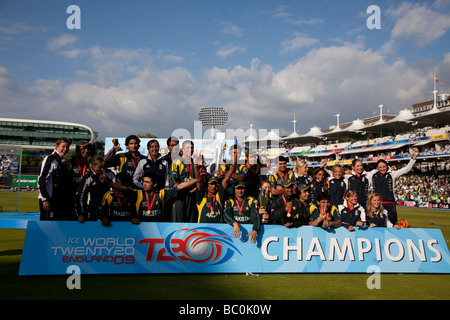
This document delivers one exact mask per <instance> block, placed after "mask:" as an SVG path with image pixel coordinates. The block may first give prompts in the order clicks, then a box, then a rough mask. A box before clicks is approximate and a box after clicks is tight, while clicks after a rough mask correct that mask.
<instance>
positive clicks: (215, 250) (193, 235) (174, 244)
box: [138, 227, 242, 264]
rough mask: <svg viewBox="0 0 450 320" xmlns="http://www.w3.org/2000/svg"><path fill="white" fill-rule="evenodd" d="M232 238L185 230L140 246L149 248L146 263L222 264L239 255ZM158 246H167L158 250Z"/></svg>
mask: <svg viewBox="0 0 450 320" xmlns="http://www.w3.org/2000/svg"><path fill="white" fill-rule="evenodd" d="M231 238H232V237H231V236H228V235H226V234H225V233H224V232H223V231H221V230H219V229H216V228H212V227H200V228H192V229H189V228H183V229H180V230H175V231H173V232H171V233H170V234H169V235H168V236H167V237H166V238H145V239H141V240H139V242H138V243H139V244H147V245H148V250H147V255H146V259H145V261H156V262H161V261H180V262H185V261H191V262H195V263H210V264H221V263H223V262H226V261H227V260H229V259H230V258H231V257H232V256H233V254H234V253H235V252H237V253H239V254H240V255H242V253H241V252H240V251H239V249H238V248H236V246H234V245H233V240H232V239H231ZM157 245H163V246H162V247H161V248H159V249H157V248H156V247H157Z"/></svg>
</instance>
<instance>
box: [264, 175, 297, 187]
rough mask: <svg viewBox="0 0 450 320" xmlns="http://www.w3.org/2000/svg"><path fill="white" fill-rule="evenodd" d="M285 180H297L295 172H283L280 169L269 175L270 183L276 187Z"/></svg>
mask: <svg viewBox="0 0 450 320" xmlns="http://www.w3.org/2000/svg"><path fill="white" fill-rule="evenodd" d="M284 180H291V181H295V177H294V175H293V174H288V173H287V172H285V173H284V174H283V173H281V172H280V171H277V173H275V174H273V175H271V176H269V182H270V185H271V187H272V188H275V189H276V188H277V186H281V185H282V182H283V181H284Z"/></svg>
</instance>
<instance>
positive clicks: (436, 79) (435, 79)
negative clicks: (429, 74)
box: [434, 75, 442, 84]
mask: <svg viewBox="0 0 450 320" xmlns="http://www.w3.org/2000/svg"><path fill="white" fill-rule="evenodd" d="M434 81H436V82H437V83H439V84H442V82H440V81H439V80H438V78H437V77H436V75H435V76H434Z"/></svg>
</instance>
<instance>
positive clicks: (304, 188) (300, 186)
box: [297, 183, 311, 191]
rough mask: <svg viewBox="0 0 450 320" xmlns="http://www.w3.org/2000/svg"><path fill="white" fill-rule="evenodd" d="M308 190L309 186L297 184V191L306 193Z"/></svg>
mask: <svg viewBox="0 0 450 320" xmlns="http://www.w3.org/2000/svg"><path fill="white" fill-rule="evenodd" d="M309 188H311V186H308V185H306V184H303V183H302V184H299V185H298V186H297V189H298V190H303V191H306V190H308V189H309Z"/></svg>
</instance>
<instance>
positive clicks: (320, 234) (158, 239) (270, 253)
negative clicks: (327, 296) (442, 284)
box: [19, 221, 450, 276]
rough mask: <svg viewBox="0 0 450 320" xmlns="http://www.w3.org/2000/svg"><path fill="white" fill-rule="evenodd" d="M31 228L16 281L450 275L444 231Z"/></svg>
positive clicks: (121, 225)
mask: <svg viewBox="0 0 450 320" xmlns="http://www.w3.org/2000/svg"><path fill="white" fill-rule="evenodd" d="M241 232H242V234H241V237H240V238H239V239H237V238H234V237H233V228H232V227H231V226H230V225H227V224H202V223H152V222H147V223H141V224H140V225H133V224H131V223H129V222H113V223H112V224H111V225H110V226H108V227H105V226H102V225H101V223H100V222H92V221H91V222H85V223H84V224H80V223H78V222H76V221H74V222H69V221H66V222H51V221H29V222H28V228H27V232H26V236H25V243H24V248H23V253H22V260H21V264H20V270H19V275H22V276H25V275H57V274H66V273H67V269H68V267H69V266H73V265H76V266H78V267H79V268H80V270H81V273H82V274H124V273H127V274H132V273H245V272H252V273H367V272H368V270H369V269H373V268H374V267H375V268H377V270H379V272H380V273H450V254H449V251H448V248H447V245H446V242H445V240H444V238H443V235H442V232H441V230H439V229H416V228H404V229H400V230H397V229H394V228H356V230H355V231H353V232H350V231H348V230H347V229H345V228H343V227H340V228H331V229H322V228H321V227H312V226H302V227H300V228H294V229H288V228H286V227H284V226H278V225H262V226H261V230H260V231H259V233H258V237H257V241H256V243H250V241H249V238H248V236H247V235H248V234H249V232H251V225H241Z"/></svg>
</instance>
